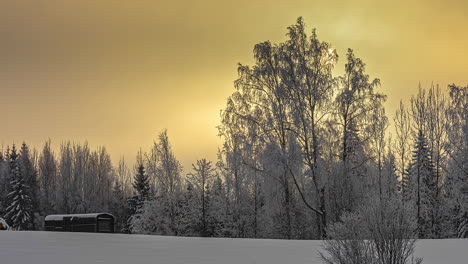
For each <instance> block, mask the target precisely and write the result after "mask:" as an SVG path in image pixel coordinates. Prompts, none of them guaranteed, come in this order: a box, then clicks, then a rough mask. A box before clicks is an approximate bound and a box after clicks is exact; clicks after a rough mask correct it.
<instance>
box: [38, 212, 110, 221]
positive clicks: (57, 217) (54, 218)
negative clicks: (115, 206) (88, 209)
mask: <svg viewBox="0 0 468 264" xmlns="http://www.w3.org/2000/svg"><path fill="white" fill-rule="evenodd" d="M99 216H110V217H113V215H111V214H108V213H92V214H63V215H48V216H46V217H45V219H44V220H45V221H60V220H63V218H64V217H76V218H82V219H83V218H87V219H89V218H92V219H95V218H98V217H99Z"/></svg>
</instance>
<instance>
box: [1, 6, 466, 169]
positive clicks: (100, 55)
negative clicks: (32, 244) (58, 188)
mask: <svg viewBox="0 0 468 264" xmlns="http://www.w3.org/2000/svg"><path fill="white" fill-rule="evenodd" d="M0 1H1V2H2V5H1V9H0V34H1V38H0V103H1V104H0V105H1V113H2V114H1V115H0V116H1V121H0V124H1V126H0V142H1V143H3V145H4V146H6V145H8V144H11V143H12V142H15V143H17V144H19V143H21V142H22V141H23V140H25V141H26V142H27V143H29V144H30V145H31V146H35V147H41V146H42V144H43V142H44V141H45V140H46V139H47V138H51V139H52V141H53V144H55V146H58V145H59V143H60V142H61V141H62V140H65V139H70V140H76V141H84V140H85V139H87V140H88V141H89V144H90V145H91V146H92V147H95V146H98V145H104V146H106V147H107V148H108V150H109V152H110V153H111V155H112V157H113V160H114V161H117V160H118V158H119V157H120V156H125V158H126V159H127V160H129V161H133V160H134V157H135V155H136V152H137V151H138V149H139V148H140V147H141V148H142V149H143V150H147V149H149V147H150V146H151V144H152V141H153V139H155V138H156V136H157V134H158V133H159V132H160V131H161V130H162V129H164V128H167V129H168V133H169V138H170V140H171V141H172V144H173V147H174V150H175V152H176V155H177V156H178V158H179V159H180V160H181V161H182V164H183V166H184V167H185V169H186V170H188V169H190V167H189V166H190V164H191V163H193V162H195V160H196V159H199V158H202V157H206V158H208V159H210V160H215V158H216V151H217V148H218V146H219V145H220V144H221V140H220V139H219V138H218V137H217V129H216V126H217V125H218V124H219V111H220V109H222V108H223V107H224V106H225V102H226V98H227V96H229V95H230V94H231V93H232V92H233V91H234V88H233V81H234V80H235V78H236V76H237V72H236V65H237V63H238V62H241V63H244V64H245V63H247V64H250V63H251V62H252V57H253V55H252V50H253V45H254V44H256V43H259V42H261V41H265V40H271V41H272V42H278V41H282V40H284V39H285V33H286V27H287V26H289V25H292V24H294V23H295V21H296V19H297V17H298V16H303V17H304V20H305V22H306V23H307V25H308V27H309V29H310V30H311V29H312V28H313V27H315V28H317V33H318V36H319V38H320V39H321V40H325V41H327V42H331V43H332V45H333V46H334V47H335V48H336V49H337V50H338V53H339V55H340V56H341V57H340V60H339V65H338V68H337V71H336V72H337V73H341V72H342V68H343V63H344V58H345V52H346V49H347V48H348V47H350V48H353V49H354V50H355V53H356V55H357V56H359V57H361V58H362V59H363V60H364V61H365V62H366V63H367V69H368V73H370V74H371V77H379V78H381V81H382V90H381V91H383V92H384V93H386V94H387V95H388V103H387V113H388V114H389V115H390V116H393V113H394V111H395V109H396V106H397V104H398V102H399V100H400V99H404V100H408V99H409V97H410V95H411V94H414V93H415V92H416V91H417V87H418V82H421V84H422V85H423V86H425V87H427V86H429V85H430V83H431V82H434V83H439V84H440V85H441V86H442V87H443V88H444V89H445V87H446V85H447V84H448V83H457V84H460V85H466V84H468V49H467V47H468V1H465V0H445V1H443V0H438V1H435V0H424V1H423V0H416V1H410V0H393V1H377V0H357V1H344V0H342V1H338V0H328V1H315V0H301V1H299V0H291V1H284V0H280V1H273V0H269V1H263V0H262V1H255V0H237V1H224V0H198V1H177V0H171V1H157V0H152V1H150V0H148V1H145V0H132V1H118V0H76V1H70V0H62V1H53V0H0Z"/></svg>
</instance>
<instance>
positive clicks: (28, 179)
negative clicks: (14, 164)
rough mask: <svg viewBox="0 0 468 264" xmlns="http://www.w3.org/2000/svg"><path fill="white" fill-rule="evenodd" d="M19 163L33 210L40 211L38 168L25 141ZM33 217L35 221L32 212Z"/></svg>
mask: <svg viewBox="0 0 468 264" xmlns="http://www.w3.org/2000/svg"><path fill="white" fill-rule="evenodd" d="M18 165H19V170H20V174H21V177H22V178H23V179H24V183H25V184H26V185H27V186H28V193H27V194H28V196H29V197H30V199H31V206H32V210H33V212H36V213H38V212H39V200H38V192H39V186H38V182H37V170H36V168H35V166H34V163H33V161H32V157H31V154H30V152H29V148H28V146H27V145H26V143H24V142H23V144H22V145H21V150H20V156H19V159H18ZM31 217H32V218H33V222H34V214H32V215H31ZM34 228H35V227H34Z"/></svg>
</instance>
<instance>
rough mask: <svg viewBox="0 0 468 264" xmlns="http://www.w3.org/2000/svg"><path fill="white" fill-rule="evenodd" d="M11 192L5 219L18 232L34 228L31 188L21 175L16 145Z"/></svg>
mask: <svg viewBox="0 0 468 264" xmlns="http://www.w3.org/2000/svg"><path fill="white" fill-rule="evenodd" d="M10 177H11V182H10V190H11V191H10V192H9V193H8V195H7V201H8V204H9V206H8V207H7V208H6V214H5V218H6V220H7V221H8V222H9V224H10V226H12V227H13V228H14V229H17V230H27V229H30V228H32V201H31V198H30V196H29V186H28V185H27V184H26V182H25V179H24V178H23V176H22V175H21V173H20V168H19V165H18V154H17V153H16V148H15V145H13V148H12V150H11V153H10Z"/></svg>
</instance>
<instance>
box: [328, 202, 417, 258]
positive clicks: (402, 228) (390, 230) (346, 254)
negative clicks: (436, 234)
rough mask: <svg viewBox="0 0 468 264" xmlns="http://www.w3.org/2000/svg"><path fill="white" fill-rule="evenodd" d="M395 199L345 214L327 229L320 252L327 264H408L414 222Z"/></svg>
mask: <svg viewBox="0 0 468 264" xmlns="http://www.w3.org/2000/svg"><path fill="white" fill-rule="evenodd" d="M411 215H412V214H411V211H410V209H409V208H408V207H407V206H405V205H403V204H402V203H401V202H400V201H399V200H397V199H390V200H386V201H381V202H380V201H378V200H377V201H371V202H369V204H367V205H366V206H363V207H361V208H359V209H358V210H357V211H356V212H355V213H345V214H343V216H342V217H341V219H340V220H341V221H340V222H339V223H335V224H333V225H331V226H330V227H329V228H328V234H329V239H328V240H326V241H324V244H323V246H322V248H323V249H324V251H325V253H322V252H320V257H321V259H322V261H323V263H326V264H409V263H417V264H419V263H422V259H420V258H416V259H414V258H413V253H414V247H415V243H416V239H414V238H415V237H416V233H415V231H416V226H415V222H416V221H415V219H414V218H413V217H411Z"/></svg>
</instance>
